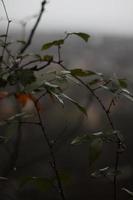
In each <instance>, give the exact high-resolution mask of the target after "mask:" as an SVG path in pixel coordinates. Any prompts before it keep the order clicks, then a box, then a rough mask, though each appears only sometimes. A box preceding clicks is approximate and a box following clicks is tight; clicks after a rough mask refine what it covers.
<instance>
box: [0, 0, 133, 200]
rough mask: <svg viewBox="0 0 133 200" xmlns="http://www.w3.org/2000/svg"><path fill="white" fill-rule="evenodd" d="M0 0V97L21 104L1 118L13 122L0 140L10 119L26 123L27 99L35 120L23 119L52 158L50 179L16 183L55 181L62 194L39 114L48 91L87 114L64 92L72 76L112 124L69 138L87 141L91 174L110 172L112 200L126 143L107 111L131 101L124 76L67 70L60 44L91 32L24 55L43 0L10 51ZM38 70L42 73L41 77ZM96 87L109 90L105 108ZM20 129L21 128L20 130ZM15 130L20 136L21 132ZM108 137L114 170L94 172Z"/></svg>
mask: <svg viewBox="0 0 133 200" xmlns="http://www.w3.org/2000/svg"><path fill="white" fill-rule="evenodd" d="M2 2H3V6H4V9H5V12H6V15H7V21H8V26H7V30H6V33H5V34H2V35H0V47H1V57H0V58H1V59H0V89H1V92H0V100H1V99H2V100H3V99H4V98H10V97H14V98H15V99H16V101H17V102H18V103H19V108H18V110H17V113H15V114H13V115H12V116H10V117H8V118H6V119H4V120H1V122H0V125H1V126H5V125H12V127H13V129H12V128H11V126H9V129H8V131H7V134H6V136H5V137H4V136H1V138H0V143H3V142H7V141H8V139H9V138H10V137H12V136H13V134H12V133H11V132H14V123H16V122H17V123H18V124H19V127H21V126H23V123H24V122H23V120H24V119H25V118H29V117H31V115H29V113H28V112H26V109H25V107H24V106H25V104H26V102H27V101H29V102H32V104H33V105H32V106H30V108H31V107H32V108H33V107H34V108H35V110H36V115H37V118H38V121H36V122H34V121H33V122H27V123H29V124H34V125H37V126H40V128H41V131H42V133H43V136H44V139H45V141H46V143H47V145H48V148H49V154H50V160H51V161H50V167H51V168H52V170H53V172H54V177H52V178H51V179H50V178H44V177H25V178H24V179H23V180H22V179H21V178H20V180H19V183H20V184H19V186H21V187H23V186H24V185H25V184H27V183H29V182H30V183H32V184H34V185H36V187H39V188H41V189H48V188H49V187H55V186H56V188H58V191H59V194H60V197H61V199H62V200H63V199H66V197H65V194H64V188H63V185H62V181H63V180H62V177H61V176H60V172H59V171H58V168H57V164H56V158H55V152H54V143H53V144H52V143H51V140H50V139H49V136H48V135H47V132H46V130H45V126H44V122H43V119H42V117H41V114H40V107H39V102H40V100H41V99H42V98H45V97H46V96H49V97H50V98H51V99H52V100H55V99H56V100H57V101H58V103H59V104H61V105H62V106H66V101H68V102H70V103H72V104H73V105H74V106H76V108H77V109H78V110H79V111H80V112H81V113H82V114H83V115H85V117H87V108H86V107H85V106H84V105H82V104H81V103H80V102H79V101H77V100H75V98H73V97H71V96H69V94H67V91H66V90H65V89H64V83H65V84H66V85H67V86H68V87H69V86H70V84H69V82H70V80H73V81H74V82H75V83H76V86H77V87H79V86H80V87H81V86H82V87H84V88H85V89H86V90H87V91H88V92H89V94H91V95H92V96H93V98H95V100H96V101H97V104H99V105H100V106H101V108H102V110H103V113H104V114H105V116H106V120H107V121H108V123H109V125H110V129H109V130H106V131H105V130H100V131H99V132H94V133H93V132H91V131H89V132H88V133H87V134H82V135H80V136H76V138H74V139H73V141H71V145H76V144H85V145H87V146H88V158H89V169H88V170H92V173H91V175H92V176H93V177H101V176H107V175H109V174H111V175H112V176H113V180H114V200H116V199H117V182H118V179H117V177H118V175H119V173H118V171H119V170H118V168H119V158H120V155H121V153H122V152H123V151H124V150H125V144H124V139H123V136H122V134H121V131H119V130H116V128H115V126H114V124H113V122H112V119H111V116H110V113H111V111H112V107H113V106H115V105H116V104H117V103H118V101H119V100H120V97H121V96H124V97H125V98H127V99H129V100H131V101H133V94H132V93H131V92H130V91H129V90H128V84H127V81H126V80H125V79H124V78H121V77H117V76H116V75H115V76H112V77H109V78H107V77H106V76H104V74H102V73H97V72H95V71H91V70H89V69H83V68H82V67H78V68H71V69H69V68H68V67H67V66H65V64H64V62H63V60H62V55H61V50H62V46H64V45H65V41H66V40H68V39H69V37H70V36H72V35H73V36H78V37H79V39H81V40H83V41H84V42H88V40H89V38H90V35H89V34H87V33H82V32H73V33H66V34H65V36H64V38H61V39H58V40H54V41H50V42H47V43H44V44H42V46H41V47H40V52H41V53H38V52H37V53H36V54H34V53H33V54H32V55H31V54H28V53H27V52H26V50H27V48H28V47H29V45H30V44H31V42H32V38H33V35H34V32H35V31H36V28H37V26H38V23H39V21H40V19H41V16H42V14H43V11H44V6H45V4H46V1H43V2H42V5H41V10H40V13H39V16H38V18H37V20H36V23H35V25H34V27H33V29H32V31H31V33H30V34H29V37H28V39H27V41H23V40H18V41H17V43H18V44H19V45H20V44H21V49H20V50H19V51H18V52H15V54H14V55H12V53H11V52H12V51H11V50H12V48H13V45H15V44H14V43H12V42H9V41H8V32H9V25H10V23H11V20H10V19H9V17H8V14H7V11H6V7H5V4H4V1H2ZM50 48H56V50H57V54H56V56H55V55H51V54H48V53H47V50H48V49H50ZM55 57H57V60H55ZM52 65H56V66H58V67H59V70H53V71H52V72H48V71H47V70H45V69H46V68H48V67H49V68H50V67H51V66H52ZM40 74H42V75H44V76H40ZM49 75H50V76H51V77H52V79H51V80H50V79H49V78H48V76H49ZM11 87H13V88H14V92H10V88H11ZM8 88H9V89H8ZM100 89H103V90H105V91H107V93H108V92H109V93H110V95H111V100H110V103H109V105H108V106H107V107H106V106H105V105H104V103H103V102H102V100H101V99H100V97H99V96H98V94H97V91H99V90H100ZM3 91H4V92H5V91H7V93H6V94H5V93H4V92H3ZM18 95H19V97H18ZM65 100H66V101H65ZM53 102H54V101H53ZM20 105H21V106H20ZM25 123H26V122H25ZM15 125H16V124H15ZM11 129H12V130H11ZM15 129H16V126H15ZM18 131H20V130H19V129H18ZM9 132H10V133H9ZM18 134H19V135H20V133H18ZM20 139H21V137H20V136H18V137H17V139H16V144H17V145H16V146H15V147H14V152H13V156H12V162H11V166H10V169H8V171H6V172H4V175H3V178H4V176H5V177H6V176H8V174H9V171H11V170H13V169H14V168H15V167H16V162H17V159H18V147H19V144H20ZM110 142H111V143H114V144H115V145H116V155H115V166H114V169H113V170H112V173H111V171H110V168H109V167H105V168H102V169H98V170H96V171H93V167H94V166H95V163H96V161H97V160H98V159H99V158H100V156H101V154H102V152H103V147H104V144H105V143H107V144H108V143H110ZM6 181H7V179H6ZM55 182H56V183H55ZM123 190H124V191H126V192H127V193H128V194H130V195H131V196H132V192H130V191H129V190H127V189H125V188H124V189H123Z"/></svg>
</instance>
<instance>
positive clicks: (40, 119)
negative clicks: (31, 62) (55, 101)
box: [35, 103, 65, 200]
mask: <svg viewBox="0 0 133 200" xmlns="http://www.w3.org/2000/svg"><path fill="white" fill-rule="evenodd" d="M35 107H36V111H37V115H38V119H39V122H40V127H41V129H42V133H43V136H44V139H45V141H46V143H47V145H48V148H49V153H50V156H51V160H52V162H51V163H50V164H51V167H52V169H53V171H54V173H55V176H56V180H57V184H58V190H59V194H60V197H61V199H62V200H65V195H64V190H63V186H62V182H61V179H60V175H59V172H58V169H57V164H56V158H55V155H54V151H53V146H52V145H51V143H50V140H49V138H48V136H47V134H46V131H45V128H44V125H43V121H42V118H41V115H40V112H39V110H38V106H37V103H35Z"/></svg>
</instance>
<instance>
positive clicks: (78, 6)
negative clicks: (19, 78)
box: [0, 0, 133, 35]
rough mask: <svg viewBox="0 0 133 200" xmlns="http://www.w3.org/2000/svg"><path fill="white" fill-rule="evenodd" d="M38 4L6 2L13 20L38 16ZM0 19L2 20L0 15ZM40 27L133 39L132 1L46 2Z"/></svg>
mask: <svg viewBox="0 0 133 200" xmlns="http://www.w3.org/2000/svg"><path fill="white" fill-rule="evenodd" d="M40 2H41V0H5V4H6V6H7V10H8V13H9V16H10V18H12V19H14V18H17V19H23V18H24V17H25V16H29V15H32V14H35V13H37V11H38V10H39V8H40ZM0 10H2V6H1V5H0ZM0 16H3V12H2V11H1V12H0ZM40 27H41V28H42V29H43V27H45V30H47V29H53V30H58V29H62V30H63V31H75V30H84V31H89V30H90V31H100V32H109V33H110V32H113V33H116V34H125V35H133V0H49V1H48V4H47V7H46V12H45V14H44V16H43V20H42V22H41V24H40Z"/></svg>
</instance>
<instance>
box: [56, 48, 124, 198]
mask: <svg viewBox="0 0 133 200" xmlns="http://www.w3.org/2000/svg"><path fill="white" fill-rule="evenodd" d="M60 51H61V49H60V46H58V62H54V63H55V64H57V65H59V66H60V67H61V68H63V69H64V70H68V69H67V68H66V67H65V66H64V65H63V64H62V61H61V52H60ZM73 77H74V78H75V79H76V80H78V81H79V82H80V83H81V84H82V85H83V86H84V87H85V88H86V89H87V90H88V91H89V92H90V93H91V94H92V96H93V97H94V98H95V99H96V100H97V102H98V103H99V105H100V106H101V108H102V110H103V111H104V113H105V115H106V118H107V120H108V122H109V124H110V126H111V129H112V130H113V131H115V127H114V124H113V122H112V120H111V117H110V113H109V112H108V110H107V109H106V107H105V106H104V104H103V102H102V101H101V99H100V98H99V97H98V96H97V94H96V93H95V91H94V90H93V89H92V88H91V87H89V85H87V84H86V83H85V82H84V81H83V80H82V79H80V78H79V77H77V76H75V75H73ZM111 105H112V103H111ZM110 109H111V106H110ZM121 146H122V144H121V141H120V138H119V137H118V135H117V134H116V154H115V155H116V158H115V164H114V170H115V171H114V180H113V183H114V184H113V185H114V200H117V172H118V167H119V160H120V149H121Z"/></svg>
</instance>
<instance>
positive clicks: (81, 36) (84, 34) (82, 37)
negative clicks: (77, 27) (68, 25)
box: [72, 32, 90, 42]
mask: <svg viewBox="0 0 133 200" xmlns="http://www.w3.org/2000/svg"><path fill="white" fill-rule="evenodd" d="M72 34H74V35H77V36H79V37H80V38H81V39H83V40H84V41H85V42H88V39H89V38H90V35H88V34H87V33H82V32H79V33H72Z"/></svg>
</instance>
